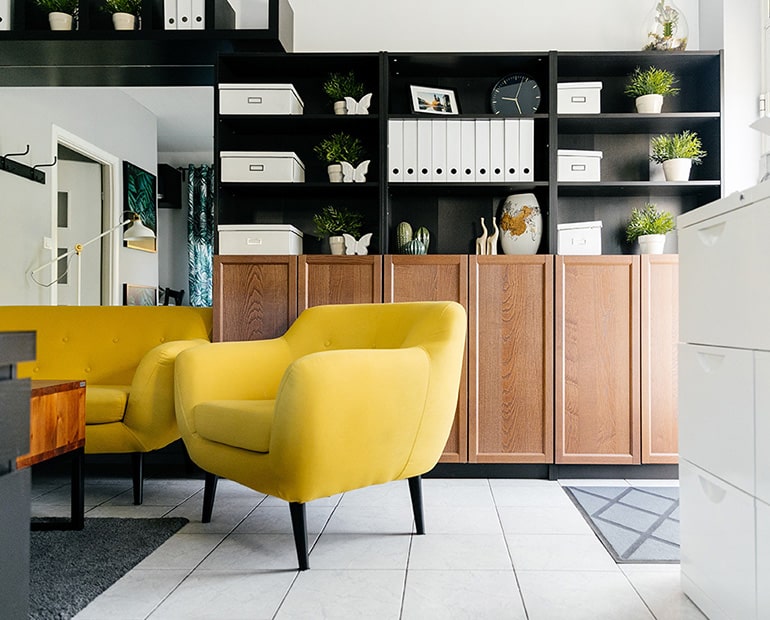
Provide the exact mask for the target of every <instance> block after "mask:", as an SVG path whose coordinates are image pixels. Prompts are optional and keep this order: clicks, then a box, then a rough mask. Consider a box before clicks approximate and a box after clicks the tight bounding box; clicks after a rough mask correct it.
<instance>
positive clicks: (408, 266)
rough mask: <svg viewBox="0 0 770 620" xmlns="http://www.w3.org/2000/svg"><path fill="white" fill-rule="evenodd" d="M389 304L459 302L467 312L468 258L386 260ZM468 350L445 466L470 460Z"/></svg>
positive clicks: (387, 300)
mask: <svg viewBox="0 0 770 620" xmlns="http://www.w3.org/2000/svg"><path fill="white" fill-rule="evenodd" d="M383 269H384V274H383V277H384V282H385V286H384V294H383V301H385V302H386V303H390V302H399V301H457V302H459V303H461V304H462V305H463V307H465V309H466V310H467V309H468V257H467V256H465V255H456V254H455V255H441V254H429V255H423V256H405V255H404V256H402V255H398V256H394V255H387V256H384V257H383ZM467 358H468V354H467V348H466V354H465V362H464V363H463V368H464V371H463V375H462V377H461V379H460V395H459V400H458V403H457V413H456V414H455V421H454V424H453V425H452V430H451V432H450V434H449V439H448V440H447V445H446V448H445V449H444V456H442V458H441V461H442V462H452V463H458V462H465V461H466V460H467V459H468V375H467V372H468V370H467V369H468V365H467Z"/></svg>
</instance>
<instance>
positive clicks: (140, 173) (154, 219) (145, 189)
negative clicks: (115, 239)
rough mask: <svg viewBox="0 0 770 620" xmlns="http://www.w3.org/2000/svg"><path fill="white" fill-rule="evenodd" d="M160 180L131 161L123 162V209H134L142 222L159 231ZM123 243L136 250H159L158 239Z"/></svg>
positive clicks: (156, 231) (154, 230)
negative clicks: (158, 201) (158, 202)
mask: <svg viewBox="0 0 770 620" xmlns="http://www.w3.org/2000/svg"><path fill="white" fill-rule="evenodd" d="M157 199H158V181H157V179H156V178H155V175H154V174H151V173H149V172H147V171H146V170H142V169H141V168H140V167H139V166H136V165H134V164H132V163H131V162H127V161H124V162H123V209H124V210H125V211H133V212H134V213H137V214H138V215H139V216H140V217H141V218H142V224H144V225H145V226H147V228H149V229H151V230H152V232H154V233H155V234H156V235H157V233H158V205H157ZM123 245H124V246H125V247H127V248H134V249H135V250H144V251H145V252H157V251H158V245H157V239H142V240H141V241H124V242H123Z"/></svg>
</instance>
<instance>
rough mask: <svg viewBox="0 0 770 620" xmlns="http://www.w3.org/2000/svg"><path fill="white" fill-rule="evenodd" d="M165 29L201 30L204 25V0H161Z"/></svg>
mask: <svg viewBox="0 0 770 620" xmlns="http://www.w3.org/2000/svg"><path fill="white" fill-rule="evenodd" d="M163 24H164V28H165V29H166V30H203V29H204V28H205V27H206V0H163Z"/></svg>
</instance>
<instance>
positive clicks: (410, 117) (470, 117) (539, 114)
mask: <svg viewBox="0 0 770 620" xmlns="http://www.w3.org/2000/svg"><path fill="white" fill-rule="evenodd" d="M477 118H480V119H485V118H486V119H498V120H503V119H509V118H534V119H535V120H548V114H547V113H544V112H537V113H536V114H533V115H532V116H501V115H500V114H447V115H442V114H420V113H419V112H414V113H412V114H389V115H388V120H415V119H425V120H435V121H446V120H450V119H459V120H463V119H464V120H475V119H477Z"/></svg>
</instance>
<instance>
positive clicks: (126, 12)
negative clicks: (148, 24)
mask: <svg viewBox="0 0 770 620" xmlns="http://www.w3.org/2000/svg"><path fill="white" fill-rule="evenodd" d="M103 2H104V4H103V5H102V8H103V9H104V10H105V11H108V12H110V13H112V24H113V25H114V26H115V30H133V29H134V28H135V26H136V15H137V14H138V13H139V11H140V10H141V9H142V0H103Z"/></svg>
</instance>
